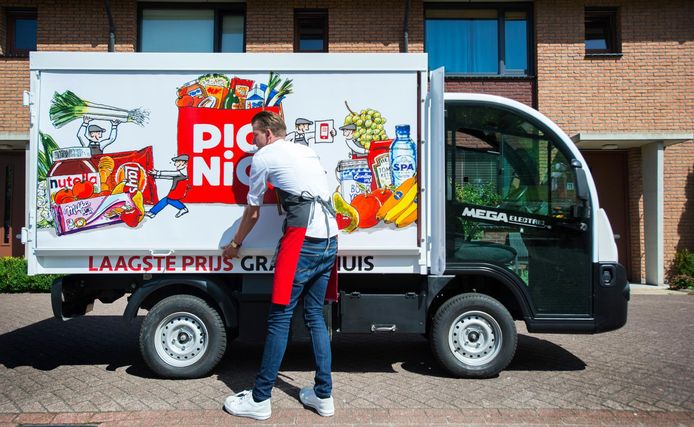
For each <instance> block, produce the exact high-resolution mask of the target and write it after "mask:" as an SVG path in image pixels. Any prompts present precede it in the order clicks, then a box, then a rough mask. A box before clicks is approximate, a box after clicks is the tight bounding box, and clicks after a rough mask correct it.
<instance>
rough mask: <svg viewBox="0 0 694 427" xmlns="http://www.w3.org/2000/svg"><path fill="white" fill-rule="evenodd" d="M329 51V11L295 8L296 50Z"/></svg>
mask: <svg viewBox="0 0 694 427" xmlns="http://www.w3.org/2000/svg"><path fill="white" fill-rule="evenodd" d="M327 51H328V11H327V10H325V9H295V10H294V52H327Z"/></svg>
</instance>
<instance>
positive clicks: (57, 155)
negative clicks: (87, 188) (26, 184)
mask: <svg viewBox="0 0 694 427" xmlns="http://www.w3.org/2000/svg"><path fill="white" fill-rule="evenodd" d="M51 158H52V159H53V165H51V168H50V169H49V170H48V174H47V176H46V181H47V183H48V185H47V187H48V188H47V189H48V198H49V200H50V204H51V206H55V205H56V204H61V203H64V202H69V201H70V200H66V199H70V198H72V197H74V196H73V189H74V187H75V184H79V186H80V187H84V185H85V184H88V185H91V186H93V191H95V192H99V191H100V189H101V179H100V177H99V171H98V170H97V168H96V167H95V166H94V164H93V163H92V161H91V153H90V151H89V148H83V147H79V148H77V147H75V148H61V149H57V150H53V152H52V154H51ZM59 192H60V193H61V195H60V197H61V200H56V198H57V197H58V193H59Z"/></svg>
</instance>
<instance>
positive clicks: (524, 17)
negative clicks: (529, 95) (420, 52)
mask: <svg viewBox="0 0 694 427" xmlns="http://www.w3.org/2000/svg"><path fill="white" fill-rule="evenodd" d="M530 16H531V13H530V6H527V5H520V6H519V5H509V6H500V7H490V6H485V7H481V6H469V5H465V6H462V5H461V6H455V7H451V6H448V5H432V6H429V7H427V9H426V10H425V23H424V25H425V29H424V31H425V34H424V37H425V50H426V52H427V53H428V54H429V67H430V68H438V67H441V66H444V67H445V68H446V73H447V74H466V75H490V74H491V75H528V74H529V73H530V65H529V64H530V46H531V34H530V28H531V26H530Z"/></svg>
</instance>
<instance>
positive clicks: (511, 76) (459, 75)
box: [445, 73, 535, 80]
mask: <svg viewBox="0 0 694 427" xmlns="http://www.w3.org/2000/svg"><path fill="white" fill-rule="evenodd" d="M445 77H446V78H449V77H450V78H456V79H500V80H508V79H516V80H527V79H533V78H535V76H531V75H525V74H465V73H446V74H445Z"/></svg>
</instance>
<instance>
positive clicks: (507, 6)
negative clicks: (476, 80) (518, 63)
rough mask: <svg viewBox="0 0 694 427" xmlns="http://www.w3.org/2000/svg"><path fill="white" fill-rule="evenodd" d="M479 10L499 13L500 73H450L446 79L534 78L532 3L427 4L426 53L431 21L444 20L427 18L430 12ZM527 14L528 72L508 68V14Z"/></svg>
mask: <svg viewBox="0 0 694 427" xmlns="http://www.w3.org/2000/svg"><path fill="white" fill-rule="evenodd" d="M454 9H459V10H479V9H494V10H496V11H497V38H498V40H499V43H498V45H497V53H498V58H499V72H498V73H484V72H483V73H474V72H458V71H456V72H448V71H446V74H445V75H446V77H502V78H504V77H534V73H535V34H534V31H533V28H534V21H533V4H532V3H530V2H518V3H425V5H424V52H426V51H427V40H426V33H427V31H426V26H427V21H429V20H442V19H444V18H427V11H428V10H454ZM507 12H525V14H526V22H527V28H526V44H527V49H526V61H527V64H528V68H527V70H520V69H507V68H506V61H505V60H506V37H505V36H506V28H505V23H506V16H505V15H506V13H507Z"/></svg>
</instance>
